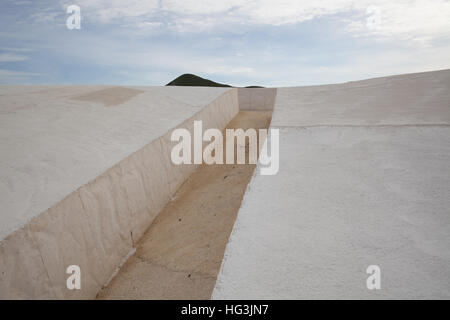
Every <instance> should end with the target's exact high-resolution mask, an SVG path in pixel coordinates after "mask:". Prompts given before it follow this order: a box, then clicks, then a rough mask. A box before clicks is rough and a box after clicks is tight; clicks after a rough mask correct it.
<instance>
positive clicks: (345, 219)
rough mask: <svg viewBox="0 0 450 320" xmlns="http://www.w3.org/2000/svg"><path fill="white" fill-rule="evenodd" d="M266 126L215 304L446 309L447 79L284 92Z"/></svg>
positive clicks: (449, 236)
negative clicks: (374, 302) (349, 302)
mask: <svg viewBox="0 0 450 320" xmlns="http://www.w3.org/2000/svg"><path fill="white" fill-rule="evenodd" d="M271 127H272V128H278V129H279V130H280V170H279V172H278V174H277V175H274V176H261V175H260V174H259V172H258V173H257V174H256V176H255V177H254V179H253V180H252V181H251V183H250V185H249V188H248V190H247V192H246V195H245V197H244V200H243V203H242V206H241V208H240V211H239V213H238V217H237V220H236V223H235V226H234V229H233V232H232V235H231V237H230V241H229V243H228V245H227V249H226V253H225V257H224V260H223V263H222V269H221V272H220V274H219V277H218V280H217V284H216V287H215V290H214V293H213V298H215V299H380V298H385V299H386V298H387V299H433V298H435V299H449V298H450V277H449V275H450V214H449V213H450V211H449V208H450V71H449V70H446V71H440V72H430V73H422V74H411V75H401V76H396V77H387V78H379V79H372V80H366V81H358V82H352V83H347V84H341V85H329V86H314V87H298V88H281V89H278V93H277V101H276V106H275V111H274V115H273V118H272V123H271ZM369 265H378V266H379V267H380V268H381V290H368V289H367V287H366V279H367V278H368V276H369V275H368V274H366V269H367V267H368V266H369Z"/></svg>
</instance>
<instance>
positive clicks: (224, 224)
mask: <svg viewBox="0 0 450 320" xmlns="http://www.w3.org/2000/svg"><path fill="white" fill-rule="evenodd" d="M271 117H272V112H271V111H241V112H240V113H239V114H238V115H237V116H236V117H235V118H234V119H233V120H232V121H231V122H230V123H229V124H228V126H227V128H234V129H237V128H242V129H248V128H255V129H259V128H268V127H269V124H270V120H271ZM246 151H247V152H248V148H247V150H246ZM255 167H256V165H248V164H246V165H201V166H200V167H199V168H198V169H197V170H196V171H195V172H194V174H193V175H192V176H191V177H189V179H188V180H187V181H186V182H185V183H184V184H183V185H182V186H181V187H180V189H179V190H178V191H177V193H176V195H175V196H174V198H173V200H172V201H171V202H170V203H168V205H167V206H166V207H165V208H164V210H163V211H162V212H161V213H160V214H159V215H158V217H157V218H156V219H155V220H154V222H153V223H152V225H151V226H150V228H149V229H148V230H147V232H146V233H145V235H144V236H143V237H142V239H141V240H140V242H139V243H138V244H137V247H136V253H135V254H134V255H133V256H132V257H130V259H129V260H128V261H127V262H126V263H125V265H124V266H123V267H122V269H121V270H120V271H119V273H118V274H117V276H116V277H115V278H114V279H113V280H112V281H111V283H110V284H109V285H108V287H106V288H105V289H103V290H102V291H101V292H100V293H99V294H98V298H99V299H209V298H210V297H211V294H212V291H213V289H214V285H215V282H216V277H217V274H218V272H219V269H220V265H221V262H222V258H223V255H224V251H225V247H226V244H227V241H228V238H229V235H230V233H231V230H232V228H233V224H234V221H235V219H236V215H237V212H238V210H239V207H240V205H241V201H242V197H243V195H244V192H245V189H246V187H247V185H248V183H249V181H250V179H251V177H252V174H253V171H254V170H255Z"/></svg>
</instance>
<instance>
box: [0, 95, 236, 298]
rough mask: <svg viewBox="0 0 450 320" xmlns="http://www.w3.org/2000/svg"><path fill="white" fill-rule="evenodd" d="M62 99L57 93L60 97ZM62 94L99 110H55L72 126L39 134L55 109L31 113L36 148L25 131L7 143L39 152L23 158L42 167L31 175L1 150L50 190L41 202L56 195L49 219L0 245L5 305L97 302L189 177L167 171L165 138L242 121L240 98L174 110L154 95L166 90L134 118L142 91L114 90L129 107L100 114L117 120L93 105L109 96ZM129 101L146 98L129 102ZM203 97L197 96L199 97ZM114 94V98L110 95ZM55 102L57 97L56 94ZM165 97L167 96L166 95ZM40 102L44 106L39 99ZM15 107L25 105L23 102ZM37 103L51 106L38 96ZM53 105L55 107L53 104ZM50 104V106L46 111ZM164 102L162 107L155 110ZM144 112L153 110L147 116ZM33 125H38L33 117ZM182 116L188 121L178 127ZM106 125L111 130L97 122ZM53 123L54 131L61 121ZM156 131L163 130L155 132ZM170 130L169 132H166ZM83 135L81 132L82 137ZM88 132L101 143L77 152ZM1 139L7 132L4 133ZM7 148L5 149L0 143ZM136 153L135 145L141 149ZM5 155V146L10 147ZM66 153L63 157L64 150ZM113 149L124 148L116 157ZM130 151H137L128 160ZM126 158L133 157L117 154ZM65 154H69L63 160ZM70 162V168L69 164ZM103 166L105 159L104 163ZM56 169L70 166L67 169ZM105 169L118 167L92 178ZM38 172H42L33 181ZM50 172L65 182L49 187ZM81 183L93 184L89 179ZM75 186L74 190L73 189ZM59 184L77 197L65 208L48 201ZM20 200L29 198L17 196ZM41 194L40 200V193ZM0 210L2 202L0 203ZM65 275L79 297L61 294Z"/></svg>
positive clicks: (188, 169) (186, 169) (37, 220)
mask: <svg viewBox="0 0 450 320" xmlns="http://www.w3.org/2000/svg"><path fill="white" fill-rule="evenodd" d="M60 89H61V88H58V90H60ZM63 89H64V90H66V89H68V91H69V93H70V94H71V95H70V99H75V100H77V99H78V98H79V96H80V95H81V97H82V99H81V100H83V103H84V104H86V96H88V97H89V98H90V99H94V100H96V101H97V102H95V103H93V105H92V106H90V107H91V108H92V109H89V108H88V110H87V111H90V112H87V114H84V113H83V112H81V111H86V109H83V108H82V107H80V108H79V109H81V110H76V108H70V107H67V106H66V108H64V107H61V108H63V109H65V112H66V113H69V115H71V116H72V117H73V119H75V120H74V121H73V122H74V123H75V124H73V125H72V127H71V126H70V123H71V121H70V120H71V119H70V117H68V116H65V115H59V116H60V117H61V118H62V120H61V121H60V123H59V125H56V127H55V126H52V125H51V124H52V123H53V122H51V121H50V122H49V125H48V126H47V127H46V126H45V125H44V123H45V122H43V120H42V118H45V119H48V118H51V119H52V115H53V114H57V115H58V110H57V109H58V107H57V106H61V104H58V105H57V106H55V105H52V108H50V109H44V110H40V112H37V113H36V114H35V115H36V117H37V118H38V119H36V122H37V123H38V124H40V125H41V127H40V129H41V130H42V132H41V136H42V137H41V140H39V139H38V138H36V137H34V136H31V135H30V132H33V133H35V132H34V131H32V130H31V131H30V128H26V127H23V128H24V129H23V130H22V131H23V133H24V135H23V136H22V140H20V139H17V137H18V136H19V133H18V132H14V131H13V133H15V135H12V136H9V137H10V138H11V139H10V140H11V141H16V142H17V143H20V142H21V141H23V143H22V144H24V143H27V139H30V140H32V141H35V142H36V143H40V144H39V147H40V148H37V147H36V148H34V149H33V148H31V150H29V151H30V153H31V154H33V155H35V156H36V158H37V160H39V161H40V162H39V163H38V164H37V165H34V163H33V159H32V158H30V157H28V158H26V152H25V150H26V149H25V150H22V149H24V147H23V145H22V149H21V147H20V146H17V147H16V148H15V149H14V148H10V149H8V150H14V151H17V150H22V152H23V154H20V155H22V156H24V157H25V159H18V161H17V163H21V162H20V161H22V162H23V163H25V164H26V165H27V166H28V167H26V168H28V171H27V173H31V175H30V176H31V178H36V177H35V176H37V177H38V178H40V179H43V182H44V183H46V184H48V188H47V189H45V190H44V191H46V192H48V195H49V196H52V195H53V196H52V197H50V198H51V200H52V201H57V203H56V204H54V205H52V204H49V205H50V208H49V209H48V210H44V211H43V212H42V213H39V214H37V215H36V216H34V217H32V220H31V221H30V222H29V223H27V224H25V226H24V227H22V228H20V229H18V230H16V231H14V232H13V233H12V234H10V235H9V236H7V237H6V238H5V239H3V240H2V241H1V242H0V298H3V299H14V298H28V299H36V298H39V299H43V298H65V299H73V298H83V299H85V298H93V297H95V295H96V294H97V292H98V291H99V290H100V289H101V288H102V286H104V285H105V284H106V283H107V282H108V280H109V279H110V277H111V276H112V275H113V274H114V272H115V270H116V268H117V267H118V266H120V264H121V263H122V262H123V260H124V259H125V258H126V257H127V256H128V255H129V254H130V252H132V251H133V247H134V245H135V243H136V242H137V241H138V240H139V239H140V237H141V236H142V234H143V233H144V231H145V230H146V229H147V228H148V226H149V225H150V224H151V222H152V221H153V219H154V218H155V217H156V216H157V214H158V213H159V212H160V211H161V210H162V208H163V207H164V205H165V204H166V203H167V202H168V201H169V200H170V198H171V197H172V195H173V194H174V193H175V192H176V190H177V189H178V188H179V186H180V185H181V184H182V183H183V182H184V181H185V180H186V179H187V177H189V176H190V174H192V172H193V171H194V170H195V167H196V166H195V165H182V166H175V165H174V164H172V162H171V161H170V153H171V150H172V147H173V146H174V145H175V142H171V140H170V135H171V129H174V128H185V129H187V130H189V131H190V132H191V134H192V132H193V122H194V120H202V121H203V126H204V128H205V129H206V128H224V127H225V125H226V124H227V123H228V122H229V121H230V120H231V119H232V118H233V117H234V116H235V115H236V114H237V112H238V111H239V106H238V99H237V90H227V91H223V92H220V91H216V92H215V94H214V95H211V92H214V90H213V91H210V92H206V91H209V90H205V93H206V94H205V95H204V96H203V98H200V99H199V101H208V99H207V98H208V97H209V98H211V97H214V96H216V99H213V101H209V103H208V104H207V105H206V106H205V105H203V106H196V105H182V104H179V103H177V100H174V99H172V98H170V97H167V96H164V95H161V94H160V93H161V92H164V91H165V90H164V89H163V88H160V89H157V90H156V92H148V93H149V94H148V95H147V99H146V100H147V101H141V103H140V104H138V106H139V107H140V108H136V107H135V106H134V104H131V101H132V100H133V99H136V97H141V96H142V95H145V94H146V92H145V90H142V89H141V88H139V89H130V90H128V89H126V90H123V89H120V90H118V92H119V93H120V96H121V97H120V98H119V100H120V99H123V98H124V97H125V98H126V97H128V98H129V99H130V100H129V101H130V102H126V103H123V104H122V105H111V104H109V103H108V106H107V107H105V108H113V109H114V108H117V107H118V109H117V110H116V112H119V110H120V109H122V108H123V107H125V106H127V107H128V111H126V112H123V111H122V112H119V113H118V114H117V113H116V114H114V113H113V115H114V116H113V115H112V114H111V113H108V112H107V111H106V109H104V108H102V107H103V105H102V104H100V105H99V102H98V100H101V101H107V102H108V101H112V100H108V99H109V98H108V97H104V95H105V94H111V90H110V89H109V88H101V89H99V90H92V88H90V89H89V90H86V89H85V88H81V89H82V90H80V92H78V93H77V95H75V97H74V96H73V91H74V90H77V89H78V88H63ZM58 90H55V91H58ZM64 90H63V91H64ZM82 91H85V92H82ZM89 91H94V92H89ZM136 91H143V92H139V93H138V94H137V95H136V93H137V92H136ZM202 91H203V90H199V92H202ZM114 92H116V90H115V89H114ZM183 92H184V90H181V91H180V93H181V95H182V93H183ZM186 92H187V91H186ZM194 92H195V90H194ZM199 92H197V93H199ZM60 93H61V92H59V91H58V94H60ZM130 93H131V94H130ZM171 93H174V91H173V90H172V89H171ZM187 93H188V96H189V95H190V97H188V98H187V100H189V99H191V101H193V100H194V97H193V96H192V91H191V92H187ZM217 93H219V94H217ZM39 94H40V95H41V96H42V93H39ZM19 97H20V98H23V94H21V95H19ZM44 97H48V96H47V95H45V94H44ZM152 98H153V100H152ZM53 99H55V98H54V97H53ZM52 101H53V100H52V99H50V100H49V104H51V103H52ZM152 101H153V102H152ZM155 101H156V102H155ZM164 101H165V102H166V104H163V103H162V102H164ZM127 104H128V105H127ZM158 104H159V107H158ZM17 107H18V106H15V107H13V109H16V110H19V109H20V108H17ZM72 107H73V106H72ZM146 107H147V108H146ZM151 107H153V108H154V109H155V110H152V108H151ZM161 107H163V108H164V107H166V109H165V110H161V111H157V110H158V109H161ZM31 108H32V107H31ZM98 108H100V109H102V110H101V112H100V111H97V110H96V109H98ZM183 108H184V109H188V111H187V110H184V109H183ZM37 109H39V108H37ZM130 109H131V110H132V111H133V112H137V113H139V115H140V118H139V120H138V119H137V118H135V115H133V116H131V115H127V112H130ZM22 110H23V109H22ZM125 110H126V109H125ZM138 111H140V112H138ZM152 111H154V112H152ZM23 112H24V113H20V118H19V119H24V118H27V117H26V115H28V113H31V111H30V110H28V112H25V111H23ZM161 112H162V114H161ZM15 113H16V111H14V110H13V111H10V112H9V113H8V115H10V114H15ZM80 113H81V114H82V115H81V116H80V115H79V114H80ZM102 113H103V117H102ZM39 115H40V117H41V118H39V117H38V116H39ZM77 115H78V117H77ZM162 115H163V116H162ZM182 115H184V116H186V117H188V118H186V119H181V118H179V117H181V116H182ZM158 116H162V117H163V119H164V121H163V120H161V119H160V120H161V121H160V120H158V118H157V117H158ZM106 118H107V119H108V121H106V120H104V121H103V120H102V119H106ZM173 118H176V119H179V120H180V123H178V124H175V123H173V122H171V120H169V119H173ZM10 119H11V118H10ZM27 119H28V118H27ZM53 120H55V119H53ZM56 120H58V117H56ZM183 120H184V121H183ZM28 122H29V123H30V124H34V125H35V126H31V128H35V129H36V128H38V127H39V126H38V124H36V123H35V122H33V119H28ZM55 122H56V123H58V121H55ZM161 123H163V124H165V125H166V127H163V126H161ZM22 124H23V123H22ZM152 124H154V126H153V127H151V125H152ZM172 124H173V125H174V126H175V127H172ZM64 125H66V126H69V129H68V130H67V131H66V130H64V128H65V127H64ZM117 126H119V128H117ZM97 127H100V128H97ZM71 128H72V129H71ZM80 128H86V132H83V131H79V130H80ZM2 129H3V128H2ZM121 129H124V131H122V130H121ZM74 130H77V131H74ZM49 132H50V133H54V134H55V135H56V137H54V136H51V135H49ZM95 132H100V133H102V135H101V136H100V137H99V136H95V135H92V139H91V140H92V142H91V143H90V144H88V146H87V147H83V146H82V145H80V144H79V143H81V141H80V138H79V137H78V136H77V134H78V135H80V136H82V139H81V140H82V141H84V142H86V143H88V142H89V141H88V140H89V139H88V138H89V136H88V134H89V133H91V134H92V133H95ZM124 132H125V133H124ZM2 133H5V132H4V131H2ZM6 133H7V132H6ZM6 133H5V134H6ZM75 133H76V134H75ZM35 134H36V133H35ZM160 134H161V135H160ZM158 135H160V136H158ZM13 138H16V140H14V139H13ZM45 139H47V142H45ZM58 139H60V140H58ZM133 139H136V140H133ZM10 140H8V139H5V141H10ZM117 140H119V141H117ZM49 141H50V142H55V143H56V144H57V145H58V147H59V148H58V149H55V150H54V152H53V153H51V154H49V155H46V154H44V153H42V152H41V151H47V150H48V149H47V148H48V147H51V145H50V146H49V145H48V143H49ZM121 143H122V144H121ZM141 143H142V145H140V144H141ZM11 145H12V143H10V146H11ZM66 145H67V148H65V146H66ZM2 147H4V146H2ZM116 147H121V148H122V150H120V151H121V152H119V149H116ZM83 148H85V149H83ZM134 148H139V149H138V150H133V149H134ZM41 149H42V150H41ZM82 151H84V153H82V156H86V158H83V157H81V158H80V157H79V154H78V153H81V152H82ZM126 151H127V152H130V153H131V154H129V155H126V154H124V153H122V152H126ZM64 152H73V153H72V154H67V155H66V154H65V153H64ZM88 152H90V153H91V155H92V158H90V157H88ZM16 155H17V154H16ZM58 155H59V157H58ZM46 156H47V158H45V159H47V161H48V163H47V164H48V166H47V167H44V166H42V162H43V161H44V160H43V159H42V157H46ZM70 156H72V157H73V158H74V160H75V162H73V161H74V160H73V159H71V158H70ZM107 156H110V157H111V158H112V159H110V158H106V157H107ZM119 156H124V158H122V159H121V158H120V157H119ZM103 157H105V159H103ZM7 159H8V158H7ZM26 160H28V162H26ZM63 160H66V161H68V162H69V164H71V165H72V167H70V166H68V164H67V163H66V162H65V161H63ZM101 160H103V161H101ZM112 160H116V161H117V163H113V165H111V167H109V168H106V169H105V172H103V173H102V172H100V174H99V175H96V174H97V170H98V171H100V170H102V169H103V167H101V166H106V165H107V164H110V163H111V161H112ZM77 161H79V162H77ZM96 161H98V163H96ZM9 164H10V166H9V168H10V170H11V171H12V172H8V171H7V170H5V171H1V173H2V174H4V175H5V176H6V177H11V179H12V181H13V182H14V181H15V180H14V179H15V178H17V175H18V174H17V172H20V171H19V170H17V167H16V166H14V165H15V163H13V162H12V161H11V162H10V163H9ZM33 165H34V166H33ZM90 166H92V167H90ZM61 168H64V170H66V172H60V171H58V170H60V169H61ZM13 169H14V170H15V171H14V170H13ZM38 169H41V170H43V171H44V172H40V171H39V170H38ZM94 169H95V170H94ZM83 170H85V171H83ZM55 172H56V174H60V177H61V179H66V180H62V181H58V180H57V179H54V177H55V175H52V174H54V173H55ZM77 172H78V173H80V174H84V177H85V178H88V177H89V179H90V181H88V182H87V183H86V184H84V185H82V186H80V187H78V186H77V185H76V184H74V181H73V180H70V179H68V178H67V174H68V173H69V174H70V173H72V174H75V173H77ZM14 173H16V175H15V174H14ZM87 173H90V174H92V175H87ZM33 175H35V176H33ZM27 178H28V177H27ZM30 180H31V181H30ZM3 181H4V180H3V176H2V182H3ZM25 182H29V183H32V182H33V180H32V179H29V180H26V181H25ZM77 182H80V181H78V180H77ZM63 183H65V184H66V185H70V187H71V188H76V191H73V192H70V191H68V192H70V193H69V194H68V195H66V196H65V195H61V196H64V198H63V199H62V200H61V201H58V200H57V199H56V197H55V195H56V196H58V195H59V193H58V192H56V191H57V190H56V189H57V188H58V187H60V186H61V185H62V184H63ZM80 183H81V182H80ZM10 186H11V184H10V185H7V187H10ZM12 186H14V184H12ZM32 186H33V185H32ZM19 187H20V186H19ZM9 191H10V192H11V193H13V194H14V192H18V193H19V194H20V192H22V194H21V195H22V196H23V199H20V197H19V199H18V200H22V202H26V201H28V203H27V204H28V206H30V205H34V204H35V203H34V202H32V201H31V200H33V198H32V199H31V200H30V199H28V198H27V193H26V192H28V189H21V188H17V189H14V188H12V191H11V190H9ZM24 191H26V192H25V193H24ZM50 191H52V192H53V193H51V192H50ZM39 192H42V190H39V188H36V189H34V190H33V189H32V190H31V195H32V196H34V195H35V194H39ZM41 194H42V193H41ZM44 194H46V193H45V192H44ZM2 196H3V195H2ZM3 200H4V198H2V201H3ZM28 206H27V207H28ZM14 213H18V212H17V211H9V212H6V211H2V219H4V221H8V220H7V218H9V217H11V216H14ZM19 213H20V212H19ZM10 227H11V225H10ZM69 265H78V266H79V267H80V268H81V271H82V277H81V290H72V291H71V290H67V288H66V279H67V277H68V275H67V274H66V268H67V267H68V266H69Z"/></svg>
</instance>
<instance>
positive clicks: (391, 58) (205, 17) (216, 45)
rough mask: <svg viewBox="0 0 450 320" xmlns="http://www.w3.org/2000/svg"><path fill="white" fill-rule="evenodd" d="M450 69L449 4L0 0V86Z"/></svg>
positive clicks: (257, 79) (311, 78)
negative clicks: (75, 21)
mask: <svg viewBox="0 0 450 320" xmlns="http://www.w3.org/2000/svg"><path fill="white" fill-rule="evenodd" d="M69 5H78V6H79V7H80V9H81V29H79V30H76V29H74V30H69V29H68V28H67V26H66V20H67V18H68V17H69V16H70V14H67V12H66V9H67V7H68V6H69ZM448 68H450V1H449V0H373V1H366V0H358V1H356V0H313V1H312V0H311V1H309V0H308V1H307V0H277V1H274V0H249V1H244V0H219V1H218V0H127V1H125V0H78V1H75V0H40V1H27V0H0V84H128V85H164V84H166V83H167V82H169V81H170V80H172V79H173V78H175V77H177V76H178V75H180V74H182V73H195V74H198V75H200V76H203V77H206V78H210V79H212V80H215V81H219V82H224V83H229V84H232V85H237V86H241V85H264V86H295V85H309V84H324V83H336V82H345V81H350V80H358V79H365V78H371V77H377V76H384V75H392V74H398V73H411V72H420V71H431V70H439V69H448Z"/></svg>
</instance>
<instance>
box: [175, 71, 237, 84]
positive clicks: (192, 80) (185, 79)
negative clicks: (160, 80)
mask: <svg viewBox="0 0 450 320" xmlns="http://www.w3.org/2000/svg"><path fill="white" fill-rule="evenodd" d="M166 86H189V87H193V86H195V87H231V86H230V85H227V84H223V83H217V82H214V81H211V80H208V79H203V78H202V77H199V76H196V75H195V74H190V73H185V74H183V75H181V76H179V77H178V78H176V79H175V80H172V81H170V82H169V83H168V84H166Z"/></svg>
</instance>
